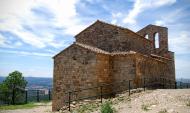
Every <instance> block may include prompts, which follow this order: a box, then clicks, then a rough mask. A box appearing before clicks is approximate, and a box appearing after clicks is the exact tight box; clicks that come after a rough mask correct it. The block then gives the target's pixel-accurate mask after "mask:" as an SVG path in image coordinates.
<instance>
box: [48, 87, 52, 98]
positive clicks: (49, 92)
mask: <svg viewBox="0 0 190 113" xmlns="http://www.w3.org/2000/svg"><path fill="white" fill-rule="evenodd" d="M48 95H49V100H51V91H50V89H49V91H48Z"/></svg>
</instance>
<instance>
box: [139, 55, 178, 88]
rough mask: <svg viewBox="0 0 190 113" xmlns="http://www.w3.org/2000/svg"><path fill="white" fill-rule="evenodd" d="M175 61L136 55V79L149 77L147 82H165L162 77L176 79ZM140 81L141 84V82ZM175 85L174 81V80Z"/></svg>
mask: <svg viewBox="0 0 190 113" xmlns="http://www.w3.org/2000/svg"><path fill="white" fill-rule="evenodd" d="M172 63H173V61H170V60H167V59H165V60H163V59H157V58H152V57H150V56H144V55H140V54H137V55H136V79H137V78H138V79H137V80H140V79H141V78H148V80H146V83H147V84H153V83H155V85H156V83H160V84H161V83H163V81H162V79H161V78H166V79H168V80H175V71H174V70H175V69H173V67H174V65H173V64H172ZM140 82H142V81H139V84H141V83H140ZM172 82H173V83H172V84H173V87H174V81H172Z"/></svg>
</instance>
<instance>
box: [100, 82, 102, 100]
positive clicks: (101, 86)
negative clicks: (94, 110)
mask: <svg viewBox="0 0 190 113" xmlns="http://www.w3.org/2000/svg"><path fill="white" fill-rule="evenodd" d="M100 100H101V103H102V85H101V86H100Z"/></svg>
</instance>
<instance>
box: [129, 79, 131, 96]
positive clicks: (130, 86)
mask: <svg viewBox="0 0 190 113" xmlns="http://www.w3.org/2000/svg"><path fill="white" fill-rule="evenodd" d="M130 95H131V80H129V96H130Z"/></svg>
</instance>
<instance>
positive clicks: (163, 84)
mask: <svg viewBox="0 0 190 113" xmlns="http://www.w3.org/2000/svg"><path fill="white" fill-rule="evenodd" d="M164 80H165V79H164V78H163V89H164V88H165V87H164V85H165V84H164Z"/></svg>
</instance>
